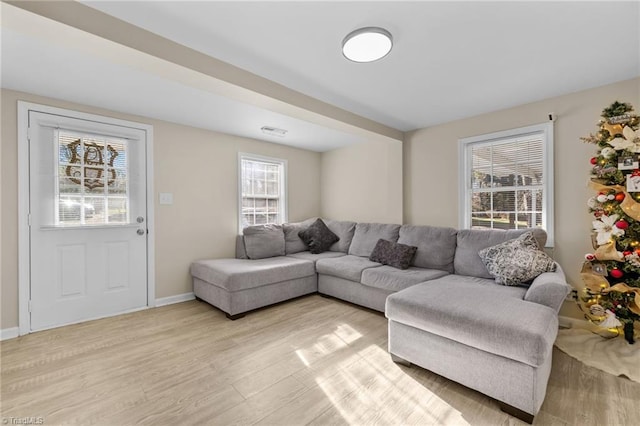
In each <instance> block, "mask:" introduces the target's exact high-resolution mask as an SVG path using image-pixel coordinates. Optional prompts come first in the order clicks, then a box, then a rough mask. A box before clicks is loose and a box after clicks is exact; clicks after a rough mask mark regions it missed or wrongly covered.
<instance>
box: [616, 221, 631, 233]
mask: <svg viewBox="0 0 640 426" xmlns="http://www.w3.org/2000/svg"><path fill="white" fill-rule="evenodd" d="M628 227H629V222H627V221H626V220H624V219H622V220H619V221H617V222H616V228H618V229H622V230H625V229H627V228H628Z"/></svg>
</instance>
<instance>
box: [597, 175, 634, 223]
mask: <svg viewBox="0 0 640 426" xmlns="http://www.w3.org/2000/svg"><path fill="white" fill-rule="evenodd" d="M588 186H589V188H591V189H593V190H594V191H596V192H607V191H615V192H622V193H624V200H622V202H621V203H620V208H621V209H622V211H623V212H624V213H625V214H626V215H627V216H629V217H630V218H633V219H635V220H638V221H640V203H638V202H637V201H636V200H634V199H633V197H632V196H631V195H629V193H628V192H627V189H626V188H625V187H624V186H620V185H610V186H607V185H603V184H601V183H597V182H594V181H589V184H588Z"/></svg>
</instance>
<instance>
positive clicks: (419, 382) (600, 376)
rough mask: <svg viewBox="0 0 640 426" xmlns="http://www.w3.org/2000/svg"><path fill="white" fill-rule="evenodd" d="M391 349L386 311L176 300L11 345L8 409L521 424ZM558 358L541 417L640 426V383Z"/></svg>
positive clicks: (51, 415) (111, 418) (144, 420)
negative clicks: (237, 315)
mask: <svg viewBox="0 0 640 426" xmlns="http://www.w3.org/2000/svg"><path fill="white" fill-rule="evenodd" d="M386 345H387V321H386V319H385V318H384V316H383V315H382V314H379V313H376V312H372V311H369V310H365V309H362V308H358V307H355V306H353V305H350V304H346V303H343V302H340V301H337V300H333V299H325V298H322V297H320V296H317V295H314V296H310V297H305V298H301V299H297V300H294V301H290V302H287V303H284V304H281V305H277V306H274V307H271V308H267V309H263V310H260V311H258V312H255V313H252V314H249V315H247V316H246V317H245V318H242V319H240V320H237V321H229V320H227V319H226V318H225V316H224V315H223V314H222V313H221V312H220V311H218V310H216V309H214V308H212V307H211V306H209V305H207V304H205V303H203V302H199V301H191V302H185V303H179V304H176V305H171V306H165V307H161V308H156V309H150V310H146V311H141V312H136V313H132V314H127V315H122V316H118V317H114V318H108V319H103V320H97V321H91V322H87V323H84V324H77V325H72V326H67V327H62V328H58V329H54V330H49V331H43V332H38V333H33V334H31V335H28V336H24V337H20V338H17V339H12V340H7V341H4V342H2V343H1V356H2V358H1V367H2V368H1V370H2V374H1V379H2V384H1V395H0V397H1V399H0V402H1V414H0V416H1V417H2V420H6V423H4V424H11V422H12V421H13V420H12V418H13V419H22V418H25V417H36V418H37V417H41V419H42V421H43V422H44V424H46V425H53V424H82V425H90V424H104V425H126V424H150V425H165V424H166V425H181V424H188V425H195V424H211V425H249V424H278V425H298V424H313V425H325V424H331V425H334V424H352V425H365V424H416V425H432V424H441V425H466V424H471V425H519V424H524V423H522V422H520V421H519V420H517V419H515V418H513V417H511V416H509V415H507V414H505V413H502V412H501V411H500V410H499V408H498V405H497V403H496V402H495V401H493V400H491V399H490V398H488V397H486V396H484V395H482V394H480V393H477V392H475V391H472V390H470V389H467V388H465V387H463V386H461V385H459V384H457V383H454V382H451V381H449V380H447V379H445V378H443V377H440V376H438V375H435V374H433V373H430V372H428V371H425V370H423V369H420V368H418V367H415V366H413V367H410V368H408V367H404V366H399V365H397V364H394V363H393V362H392V361H391V360H390V357H389V355H388V353H387V351H386ZM553 356H554V362H553V370H552V372H551V380H550V383H549V387H548V391H547V398H546V400H545V402H544V405H543V406H542V410H541V412H540V413H539V414H538V416H537V417H536V419H535V421H534V424H541V425H542V424H545V425H546V424H549V425H599V426H602V425H637V424H639V422H640V416H639V415H640V405H639V404H640V384H637V383H634V382H631V381H629V380H626V379H623V378H618V377H614V376H611V375H609V374H606V373H603V372H600V371H599V370H595V369H593V368H589V367H585V366H584V365H582V364H581V363H580V362H578V361H576V360H574V359H572V358H570V357H568V356H567V355H565V354H564V353H562V352H560V351H558V350H554V354H553ZM496 374H500V372H496ZM36 420H38V419H36ZM14 423H15V421H14Z"/></svg>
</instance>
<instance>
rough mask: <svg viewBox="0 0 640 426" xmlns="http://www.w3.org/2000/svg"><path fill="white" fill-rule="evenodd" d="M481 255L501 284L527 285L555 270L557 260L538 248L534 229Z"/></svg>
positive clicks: (490, 271) (486, 250)
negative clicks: (545, 273)
mask: <svg viewBox="0 0 640 426" xmlns="http://www.w3.org/2000/svg"><path fill="white" fill-rule="evenodd" d="M478 255H479V256H480V259H482V262H483V263H484V264H485V266H486V267H487V271H489V273H490V274H491V275H492V276H493V277H494V278H495V279H496V282H497V283H498V284H504V285H509V286H515V285H521V284H526V283H528V282H529V281H531V280H533V279H534V278H536V277H537V276H538V275H540V274H542V273H543V272H553V271H555V270H556V263H555V261H554V260H553V259H552V258H551V257H549V256H548V255H547V254H546V253H545V252H543V251H541V250H540V249H539V248H538V243H537V242H536V239H535V238H534V236H533V232H527V233H524V234H522V235H521V236H519V237H518V238H516V239H515V240H510V241H506V242H504V243H500V244H498V245H495V246H492V247H488V248H485V249H482V250H480V251H479V252H478Z"/></svg>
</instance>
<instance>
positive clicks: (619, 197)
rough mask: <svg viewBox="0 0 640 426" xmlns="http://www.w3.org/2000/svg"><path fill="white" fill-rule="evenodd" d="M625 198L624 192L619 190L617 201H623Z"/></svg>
mask: <svg viewBox="0 0 640 426" xmlns="http://www.w3.org/2000/svg"><path fill="white" fill-rule="evenodd" d="M623 200H624V192H618V193H617V194H616V201H617V202H619V203H621V202H622V201H623Z"/></svg>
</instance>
